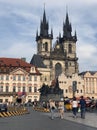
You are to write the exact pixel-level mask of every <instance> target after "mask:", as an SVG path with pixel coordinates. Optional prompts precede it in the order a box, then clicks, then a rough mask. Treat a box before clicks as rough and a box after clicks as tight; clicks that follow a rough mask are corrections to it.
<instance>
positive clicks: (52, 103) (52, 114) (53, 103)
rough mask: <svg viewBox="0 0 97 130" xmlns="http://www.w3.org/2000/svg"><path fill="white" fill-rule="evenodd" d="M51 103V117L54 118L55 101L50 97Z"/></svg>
mask: <svg viewBox="0 0 97 130" xmlns="http://www.w3.org/2000/svg"><path fill="white" fill-rule="evenodd" d="M49 104H50V112H51V119H54V113H55V109H56V106H55V102H54V101H53V100H52V99H50V101H49Z"/></svg>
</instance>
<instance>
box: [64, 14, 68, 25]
mask: <svg viewBox="0 0 97 130" xmlns="http://www.w3.org/2000/svg"><path fill="white" fill-rule="evenodd" d="M65 23H66V25H69V17H68V12H66V20H65Z"/></svg>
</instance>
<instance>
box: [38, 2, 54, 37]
mask: <svg viewBox="0 0 97 130" xmlns="http://www.w3.org/2000/svg"><path fill="white" fill-rule="evenodd" d="M38 37H40V38H50V39H52V38H53V33H52V34H49V22H48V21H47V19H46V12H45V4H44V11H43V18H42V20H41V21H40V36H38Z"/></svg>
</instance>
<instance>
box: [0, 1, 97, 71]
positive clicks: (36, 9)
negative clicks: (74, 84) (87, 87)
mask: <svg viewBox="0 0 97 130" xmlns="http://www.w3.org/2000/svg"><path fill="white" fill-rule="evenodd" d="M44 3H45V10H46V16H47V19H48V21H49V29H51V28H53V34H54V40H53V43H54V41H55V40H56V37H57V36H58V35H59V32H61V33H62V28H63V21H65V16H66V7H68V14H69V19H70V22H71V24H72V28H73V32H72V34H74V31H75V30H76V32H77V37H78V41H77V44H76V45H77V48H76V49H77V57H78V58H79V60H78V63H79V70H80V72H82V71H88V70H91V71H97V58H96V57H97V0H72V1H71V0H60V1H58V2H57V1H56V0H41V1H40V0H35V1H34V0H13V1H12V0H0V57H10V58H11V57H14V58H21V57H26V59H27V62H30V60H31V58H32V56H33V54H34V53H36V41H35V37H36V31H37V29H39V28H40V20H41V19H42V15H43V10H44Z"/></svg>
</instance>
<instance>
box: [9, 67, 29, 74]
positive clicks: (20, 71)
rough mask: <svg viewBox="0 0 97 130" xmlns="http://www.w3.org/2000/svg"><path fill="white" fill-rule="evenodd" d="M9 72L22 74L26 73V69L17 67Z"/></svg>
mask: <svg viewBox="0 0 97 130" xmlns="http://www.w3.org/2000/svg"><path fill="white" fill-rule="evenodd" d="M11 74H15V75H18V74H20V75H24V74H28V72H27V71H25V70H24V69H21V68H18V69H14V70H13V71H12V72H11Z"/></svg>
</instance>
